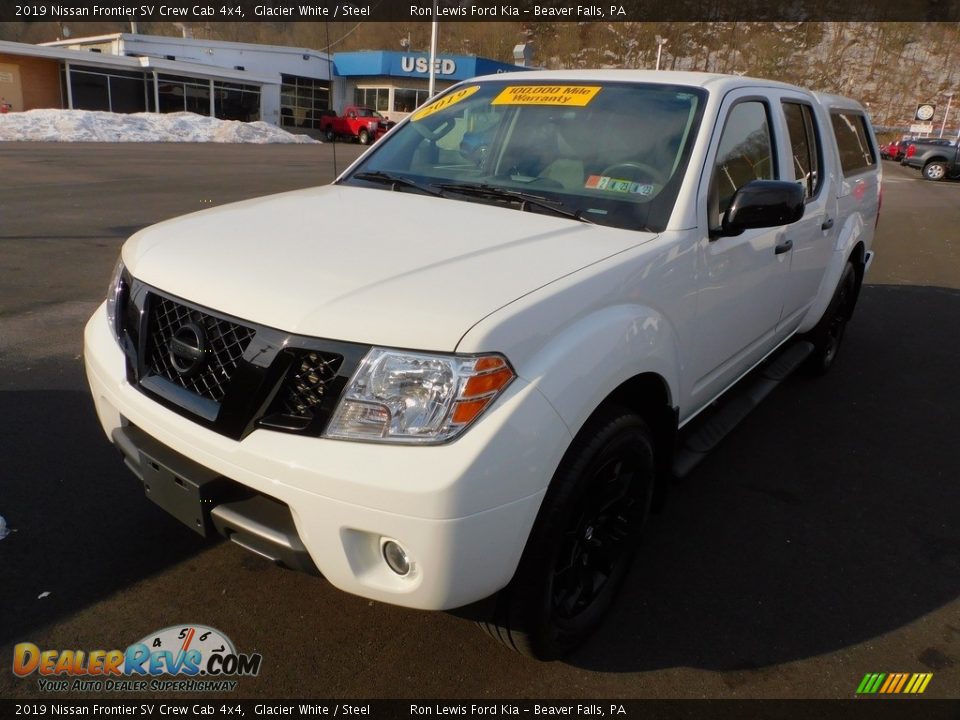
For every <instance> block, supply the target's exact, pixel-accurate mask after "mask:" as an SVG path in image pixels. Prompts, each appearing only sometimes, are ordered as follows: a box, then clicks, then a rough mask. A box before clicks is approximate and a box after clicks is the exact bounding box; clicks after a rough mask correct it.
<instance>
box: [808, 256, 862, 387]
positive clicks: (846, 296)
mask: <svg viewBox="0 0 960 720" xmlns="http://www.w3.org/2000/svg"><path fill="white" fill-rule="evenodd" d="M856 303H857V273H856V270H854V269H853V263H850V262H848V263H847V264H846V267H844V268H843V273H842V274H841V275H840V282H839V283H837V288H836V290H834V292H833V298H832V299H831V300H830V304H829V305H828V306H827V309H826V312H824V313H823V317H822V318H821V319H820V322H819V323H817V326H816V327H815V328H814V329H813V330H811V331H810V334H809V336H808V337H809V339H810V340H811V341H812V342H813V346H814V350H813V353H812V354H811V355H810V357H809V358H807V360H806V369H807V370H808V371H809V372H810V373H811V374H814V375H823V374H825V373H826V372H827V371H828V370H829V369H830V368H831V367H833V364H834V362H836V359H837V353H839V352H840V343H841V342H842V341H843V336H844V333H845V332H846V329H847V321H849V320H850V318H851V317H852V315H853V308H854V306H855V305H856Z"/></svg>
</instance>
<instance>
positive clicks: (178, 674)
mask: <svg viewBox="0 0 960 720" xmlns="http://www.w3.org/2000/svg"><path fill="white" fill-rule="evenodd" d="M262 660H263V656H262V655H260V654H259V653H250V654H246V653H238V652H237V651H236V648H234V646H233V642H231V640H230V638H228V637H227V636H226V635H224V634H223V633H222V632H220V631H219V630H216V629H215V628H211V627H206V626H205V625H176V626H171V627H168V628H164V629H163V630H160V631H159V632H155V633H150V634H149V635H147V636H146V637H145V638H143V639H142V640H139V641H138V642H135V643H133V644H132V645H130V646H129V647H127V649H126V650H89V651H84V650H41V649H40V648H39V647H38V646H37V645H35V644H33V643H30V642H23V643H19V644H17V645H16V646H15V647H14V648H13V673H14V675H16V676H17V677H21V678H28V677H30V676H32V675H33V674H34V673H36V675H37V676H38V678H37V685H38V687H39V688H40V690H44V691H47V692H66V691H71V692H78V691H79V692H85V691H89V692H104V691H109V692H144V691H147V690H151V691H161V692H224V691H232V690H235V689H236V687H237V681H236V680H234V679H232V678H234V677H237V676H241V677H243V676H247V677H251V676H256V675H258V674H259V673H260V663H261V662H262ZM164 676H173V677H174V678H175V679H168V678H164Z"/></svg>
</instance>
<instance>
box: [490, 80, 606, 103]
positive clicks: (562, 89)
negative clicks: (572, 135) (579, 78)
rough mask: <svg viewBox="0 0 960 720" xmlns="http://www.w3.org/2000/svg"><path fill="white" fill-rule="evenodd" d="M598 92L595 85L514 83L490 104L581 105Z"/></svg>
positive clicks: (597, 87)
mask: <svg viewBox="0 0 960 720" xmlns="http://www.w3.org/2000/svg"><path fill="white" fill-rule="evenodd" d="M598 92H600V87H599V86H597V85H514V86H511V87H508V88H504V89H503V92H501V93H500V94H499V95H497V97H495V98H494V99H493V102H492V103H491V105H571V106H579V107H583V106H584V105H587V104H589V103H590V101H591V100H593V98H594V97H595V96H596V94H597V93H598Z"/></svg>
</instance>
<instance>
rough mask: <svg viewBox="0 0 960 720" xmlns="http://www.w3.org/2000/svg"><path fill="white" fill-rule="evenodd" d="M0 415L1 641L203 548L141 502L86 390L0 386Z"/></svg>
mask: <svg viewBox="0 0 960 720" xmlns="http://www.w3.org/2000/svg"><path fill="white" fill-rule="evenodd" d="M46 364H47V365H48V366H49V365H50V363H46ZM78 364H79V363H78V361H73V360H69V361H68V360H64V361H62V362H57V363H55V365H56V370H55V372H57V373H58V375H60V376H61V377H62V376H64V375H66V376H68V377H70V376H74V375H78V372H77V367H75V366H77V365H78ZM7 379H8V380H9V375H8V377H7ZM69 384H70V385H75V384H76V385H79V382H76V383H75V382H70V383H69ZM0 417H2V418H3V420H4V423H3V426H4V427H3V433H2V437H3V440H2V442H0V467H2V468H3V470H2V473H0V476H2V480H0V515H2V516H3V517H4V518H5V519H6V522H7V525H8V527H9V528H11V529H12V530H13V531H14V532H12V533H11V534H10V535H8V536H7V537H6V538H4V539H3V540H0V566H2V568H3V578H4V581H3V582H0V608H2V611H0V646H6V645H7V644H12V643H15V642H21V641H24V640H30V639H31V633H33V632H35V631H36V630H37V629H38V628H39V627H41V626H44V625H48V624H50V623H52V622H55V621H57V620H59V619H62V618H64V617H66V616H69V615H72V614H74V613H76V611H77V609H78V608H81V607H86V606H88V605H91V604H94V603H96V602H97V601H98V600H100V599H102V598H104V597H106V596H108V595H110V594H112V593H115V592H117V591H119V590H121V589H123V588H126V587H129V586H130V585H132V584H134V583H136V582H137V581H139V580H141V579H143V578H145V577H148V576H150V575H152V574H154V573H157V572H159V571H160V570H162V569H164V568H165V567H167V566H170V565H173V564H175V563H177V562H180V561H181V560H183V559H185V558H186V557H189V556H190V555H193V554H195V553H197V552H199V551H201V550H203V549H204V548H206V547H207V546H208V545H207V542H206V541H204V540H203V539H202V538H201V537H200V536H199V535H196V534H194V533H192V532H181V530H182V529H183V528H182V527H176V526H177V525H179V523H177V521H176V520H173V518H170V517H168V516H166V514H165V513H164V512H163V511H162V510H160V509H159V508H157V507H156V506H154V505H153V504H152V503H150V502H144V494H143V490H142V486H141V485H140V483H139V482H138V481H137V480H136V478H135V477H134V476H133V475H132V474H131V473H130V472H129V471H128V470H127V469H126V468H125V467H124V466H123V463H122V461H121V459H120V456H119V454H118V453H117V452H116V451H115V450H114V449H113V447H112V446H111V445H110V444H109V443H108V442H107V440H106V438H105V437H104V436H103V431H102V430H101V428H100V424H99V422H98V421H97V418H96V414H95V413H94V410H93V401H92V399H91V398H90V395H89V393H87V392H84V391H82V390H72V389H58V390H8V391H3V392H0ZM171 521H172V522H171ZM171 525H172V526H173V527H171ZM43 593H49V595H46V596H44V597H42V598H41V597H40V596H41V594H43Z"/></svg>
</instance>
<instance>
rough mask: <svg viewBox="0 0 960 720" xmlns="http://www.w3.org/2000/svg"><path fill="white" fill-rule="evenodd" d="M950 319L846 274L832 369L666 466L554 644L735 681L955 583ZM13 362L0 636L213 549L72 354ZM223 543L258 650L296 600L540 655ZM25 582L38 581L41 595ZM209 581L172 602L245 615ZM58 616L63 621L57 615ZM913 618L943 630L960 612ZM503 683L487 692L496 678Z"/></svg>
mask: <svg viewBox="0 0 960 720" xmlns="http://www.w3.org/2000/svg"><path fill="white" fill-rule="evenodd" d="M958 317H960V291H957V290H947V289H941V288H933V287H926V288H924V287H904V286H869V287H867V288H865V289H864V292H863V294H862V296H861V304H860V307H859V308H858V311H857V315H856V317H855V318H854V321H853V322H852V323H851V324H850V327H849V329H848V331H847V332H848V334H847V337H846V339H845V344H844V348H843V350H842V352H841V354H840V357H839V359H838V365H837V366H836V367H835V368H834V370H833V371H832V373H831V374H829V375H828V376H826V377H824V378H821V379H808V378H804V377H796V378H792V379H791V380H789V381H788V382H787V383H785V384H784V385H783V386H781V387H780V388H779V389H778V390H777V391H776V392H774V393H773V394H772V395H771V396H770V397H769V398H768V399H767V400H766V401H765V402H764V403H763V404H762V405H761V406H760V408H758V409H757V410H756V411H755V412H754V413H753V414H752V415H751V416H750V417H749V418H747V420H746V421H745V422H744V423H743V424H742V425H741V426H740V427H738V428H737V429H736V430H735V431H734V432H733V433H732V434H731V435H730V436H729V437H728V438H727V439H726V440H725V441H724V443H723V444H722V445H721V446H720V447H719V448H718V449H717V451H716V452H715V453H714V454H713V455H711V456H710V457H709V458H707V460H706V461H705V462H704V463H703V464H702V465H701V466H700V467H699V468H698V469H697V470H696V471H695V472H694V473H693V474H692V475H691V476H690V477H689V478H688V479H687V480H686V481H684V482H682V483H678V484H676V485H675V487H674V488H673V492H672V495H671V497H670V498H669V500H668V502H667V505H666V508H665V509H664V511H663V512H662V513H661V514H660V515H658V516H656V517H655V518H654V519H653V521H652V523H651V527H650V532H649V533H648V537H647V539H646V542H645V546H644V548H643V550H642V552H641V553H640V555H639V557H638V560H637V562H636V563H635V565H634V568H633V571H632V572H631V574H630V575H629V577H628V579H627V582H626V584H625V586H624V589H623V592H622V594H621V596H620V598H619V599H618V600H617V602H616V603H615V605H614V607H613V609H612V612H611V615H610V617H609V618H608V619H607V621H606V623H605V624H604V625H603V627H602V628H601V629H600V631H599V632H598V633H597V635H596V636H595V637H594V638H593V639H592V640H591V641H590V642H589V643H588V644H587V645H586V646H585V647H584V648H582V649H581V650H580V651H578V652H577V653H575V654H574V655H573V656H571V657H570V658H568V659H567V663H568V664H570V665H573V666H576V667H580V668H585V669H589V670H592V671H598V672H614V673H617V672H635V671H643V670H653V669H658V668H671V667H696V668H706V669H713V670H724V671H733V672H730V673H727V674H726V675H725V678H724V679H725V681H726V682H728V683H737V682H738V678H740V677H741V676H740V675H739V673H737V672H736V671H743V673H744V674H743V678H746V677H748V676H749V677H756V669H757V668H763V669H764V670H762V672H779V670H778V669H777V668H771V667H770V666H773V665H777V664H779V663H784V662H789V661H793V660H797V659H802V658H807V657H811V656H814V655H818V654H822V653H829V652H832V651H836V650H841V649H843V648H845V647H849V646H851V645H855V644H858V643H862V642H865V641H867V640H869V639H871V638H875V637H877V636H880V635H882V634H884V633H888V632H891V631H895V630H898V629H899V628H902V627H903V626H905V625H907V624H909V623H913V622H915V621H917V620H918V619H920V618H923V617H924V616H925V615H926V614H928V613H930V612H931V611H934V610H936V609H938V608H940V607H942V606H944V605H945V604H948V603H955V602H956V601H957V598H958V597H960V524H958V523H957V521H956V519H957V517H960V483H958V478H960V456H958V453H957V452H956V450H955V448H956V441H955V437H956V428H957V426H958V424H960V423H958V420H960V418H958V412H960V411H958V410H957V408H960V383H957V381H956V373H955V367H956V364H957V362H958V360H957V358H960V334H958V333H957V330H956V328H957V324H956V318H958ZM17 372H18V373H21V375H20V377H21V378H22V379H24V378H25V379H26V380H25V381H24V382H20V381H18V380H17V379H16V378H13V379H11V373H5V377H4V378H3V382H4V385H3V386H0V387H6V388H16V389H7V390H2V391H0V418H3V425H2V435H0V437H2V438H3V440H2V442H0V467H2V468H3V469H2V471H0V515H2V516H4V517H5V518H6V520H7V522H8V523H9V525H10V527H12V528H15V529H17V532H16V533H14V534H12V535H10V536H8V537H7V538H5V539H3V540H0V567H2V570H3V578H4V581H3V582H0V648H2V649H3V651H4V652H7V651H8V649H9V646H10V645H12V644H13V643H15V642H21V641H24V640H34V641H37V640H38V636H39V635H47V634H49V633H48V632H47V631H43V630H42V628H48V627H49V626H51V625H52V624H54V623H56V622H62V621H66V620H67V619H68V618H70V617H71V616H74V615H76V613H77V611H78V610H79V609H81V608H86V607H89V606H93V605H96V604H97V603H99V602H101V601H103V600H104V599H106V598H108V597H110V596H111V595H115V594H117V593H120V592H125V591H127V590H128V589H129V588H130V587H131V586H133V585H135V584H137V583H140V582H141V581H143V580H145V579H146V578H148V577H151V576H155V575H159V574H161V573H163V572H165V571H166V570H168V569H169V568H171V567H173V566H175V565H177V564H178V563H180V562H181V561H183V560H186V559H188V558H191V557H194V556H196V555H198V554H200V553H203V552H204V551H206V550H207V549H208V548H210V544H209V543H208V541H205V540H203V539H202V538H200V537H199V536H197V535H195V534H194V533H192V532H189V531H187V530H186V529H185V528H184V527H182V526H181V525H180V524H179V523H178V522H177V521H176V520H174V519H173V518H171V517H170V516H168V515H167V514H166V513H164V512H163V511H162V510H160V509H159V508H157V507H155V506H154V505H153V504H152V503H150V502H148V501H146V500H145V498H144V496H143V491H142V489H141V486H140V484H139V483H138V482H137V481H136V479H135V478H134V477H133V476H132V475H131V474H130V473H129V471H127V470H126V468H124V467H123V464H122V462H121V460H120V458H119V455H118V454H117V453H116V452H115V451H114V450H113V449H112V448H111V446H110V445H109V444H108V443H107V441H106V439H105V438H104V437H103V434H102V431H101V429H100V426H99V423H98V422H97V419H96V417H95V414H94V412H93V406H92V401H91V399H90V396H89V394H88V393H87V392H86V391H85V389H84V387H83V381H82V378H81V375H80V365H79V361H77V360H63V361H62V362H61V361H60V360H56V361H49V362H47V363H46V369H44V363H39V364H36V366H35V367H34V368H32V369H30V370H29V371H17ZM48 374H49V379H48V377H47V375H48ZM25 388H36V389H25ZM53 388H65V389H53ZM236 552H237V553H240V552H241V551H239V550H236ZM230 557H231V558H232V557H233V555H230ZM237 558H239V555H238V556H237ZM254 560H255V558H253V557H252V556H251V557H250V561H251V562H253V561H254ZM238 563H239V564H245V563H246V558H245V559H244V560H242V561H241V560H238V559H233V560H231V564H230V566H229V567H225V568H224V569H223V570H222V572H223V573H224V575H223V577H220V576H217V578H216V582H217V583H220V584H222V585H224V587H225V588H229V589H230V592H231V593H233V592H243V591H244V588H247V589H249V590H250V591H251V594H252V595H253V596H254V597H256V596H257V594H258V593H265V595H264V598H262V599H261V600H260V601H259V602H258V603H255V607H260V605H261V604H262V605H263V606H264V608H269V611H270V612H271V613H274V612H277V607H276V606H275V605H273V604H272V603H274V602H277V603H281V604H282V611H280V612H278V613H277V615H276V617H277V618H281V617H284V618H290V620H289V621H281V622H280V623H279V627H278V624H277V623H276V622H274V623H265V624H264V626H263V628H260V623H253V624H252V625H251V626H250V628H249V633H250V634H251V644H252V645H256V646H258V647H259V646H264V648H265V652H266V651H268V650H275V652H276V656H279V655H280V654H281V653H282V652H290V653H293V655H297V654H298V653H301V652H304V653H305V652H308V651H309V648H310V647H313V644H314V642H315V641H314V638H315V634H311V633H310V632H306V633H305V632H303V625H302V622H303V621H302V618H303V617H304V616H309V617H314V616H315V617H316V618H317V621H316V624H317V628H319V629H317V634H321V630H322V634H323V635H324V636H329V635H334V636H336V633H337V632H338V631H337V628H338V627H341V626H342V627H343V628H344V630H343V632H344V633H346V634H347V635H349V632H354V630H349V629H350V628H352V627H353V626H351V625H350V624H349V623H334V624H333V625H334V627H332V628H331V627H330V621H329V618H330V617H342V616H344V614H347V615H349V613H351V612H352V613H360V612H366V613H369V615H365V616H364V617H366V618H367V619H366V621H365V623H364V624H368V623H369V625H367V627H366V630H364V632H365V633H367V634H368V635H372V636H376V637H377V638H379V637H380V636H382V635H384V634H389V632H390V631H392V630H396V629H397V628H399V627H404V626H407V625H409V624H410V623H413V626H412V627H415V628H418V630H417V632H413V631H412V630H411V631H410V632H409V633H408V634H407V635H405V636H404V637H405V640H404V642H405V643H410V648H411V649H410V651H409V652H410V656H409V658H408V659H409V661H410V662H412V663H415V664H416V663H420V662H421V661H422V662H423V663H424V664H425V665H431V666H432V663H433V660H432V659H430V658H433V657H434V656H433V653H434V652H436V650H437V648H436V647H433V643H434V642H445V641H446V640H444V639H443V638H446V637H447V636H448V635H451V634H452V636H453V637H456V638H461V639H462V642H463V643H465V644H468V645H469V646H470V647H471V648H472V651H471V652H475V653H476V654H477V657H478V658H479V659H478V662H480V663H481V664H483V665H487V664H489V663H490V662H491V661H493V662H495V663H497V664H501V665H502V664H503V663H506V667H508V668H511V669H512V670H511V672H514V671H515V672H516V673H517V674H518V677H521V678H529V677H530V676H529V673H531V672H538V673H539V672H540V670H537V668H538V667H539V666H536V665H534V664H531V663H528V662H526V661H524V660H522V659H521V658H519V657H516V656H513V655H512V654H510V653H505V651H504V650H503V649H502V648H499V647H497V646H496V644H494V643H492V642H490V641H489V640H488V639H487V638H485V637H483V636H482V634H481V633H478V632H475V631H474V630H473V629H472V628H463V634H462V636H461V634H460V632H461V628H459V627H458V625H459V624H460V623H461V622H462V621H460V620H457V619H456V618H453V617H452V616H446V617H445V618H441V617H440V616H432V615H429V614H419V613H411V612H409V611H404V610H399V609H396V608H389V607H387V606H380V605H379V604H377V605H376V607H371V608H369V609H368V605H373V604H372V603H367V601H363V600H360V599H357V598H350V597H349V596H346V595H344V594H342V593H340V592H338V591H335V590H333V589H332V588H330V589H327V588H326V586H325V585H323V584H320V585H317V584H316V582H317V581H315V580H314V579H312V578H307V577H306V576H299V575H294V574H288V573H287V572H286V571H282V570H279V569H276V568H273V567H271V566H269V565H268V564H266V563H262V564H263V565H264V567H262V568H261V567H260V566H259V565H257V566H256V570H257V572H263V573H269V578H270V579H269V580H264V577H260V578H259V579H257V580H256V582H257V583H259V584H258V585H255V586H254V587H250V585H251V583H253V582H254V581H253V580H251V577H250V576H245V577H241V578H240V579H237V578H236V577H231V576H230V575H229V574H228V573H229V571H230V567H234V566H235V565H237V564H238ZM208 564H209V565H210V566H211V567H215V566H216V564H217V563H213V562H211V563H208ZM200 574H201V573H195V575H197V576H199V575H200ZM181 575H182V574H181ZM181 581H182V576H181V577H179V579H177V578H174V577H173V576H171V578H170V579H165V580H164V582H163V583H161V584H160V587H163V588H166V589H165V590H164V592H163V595H162V596H156V595H153V594H151V595H150V602H152V603H154V604H157V607H156V608H154V611H153V615H152V616H151V617H150V618H149V619H143V620H140V619H137V618H139V615H138V613H143V612H144V606H143V605H141V604H139V603H137V602H134V599H135V598H138V599H139V600H140V601H141V602H142V601H143V598H144V596H145V594H146V593H145V592H139V593H138V594H136V595H133V594H131V595H130V600H129V601H127V600H124V601H123V602H124V607H127V606H128V605H131V606H130V607H129V610H124V612H126V613H129V614H130V615H131V617H133V618H134V619H131V618H130V617H127V616H126V615H124V616H123V617H116V618H113V620H115V621H116V622H118V623H121V622H123V623H126V624H127V625H135V626H137V627H139V625H140V624H143V623H146V624H148V625H149V626H150V627H147V628H146V629H152V628H153V627H154V624H156V623H157V622H159V621H160V620H163V619H167V618H168V616H169V617H173V616H177V615H178V613H179V614H180V615H182V614H183V613H184V612H185V611H186V610H185V607H183V606H177V607H176V608H173V609H171V608H170V607H168V605H169V603H173V602H174V599H175V597H176V594H177V593H179V592H181V588H180V587H179V583H180V582H181ZM238 584H241V585H240V586H238ZM217 587H218V593H219V585H217ZM258 588H260V590H258ZM268 588H272V589H274V590H272V591H270V592H267V589H268ZM328 590H329V591H328ZM44 592H49V593H50V595H49V596H47V597H44V598H43V599H39V598H38V596H39V595H40V594H42V593H44ZM196 592H198V593H199V592H200V591H196ZM223 592H226V590H224V591H223ZM284 593H288V594H286V595H285V594H284ZM289 593H293V594H289ZM168 595H169V597H167V596H168ZM191 597H192V596H191ZM209 597H210V596H206V595H203V594H202V593H200V594H198V595H196V598H195V602H194V604H191V605H189V606H186V607H187V608H189V609H190V612H193V613H194V614H197V612H196V611H197V610H198V609H201V610H205V611H204V613H199V614H200V615H204V616H207V615H210V616H212V617H215V618H217V620H218V622H221V621H222V622H224V623H226V626H227V627H231V628H232V627H240V626H243V627H246V623H248V622H249V618H248V617H247V616H245V615H243V612H242V611H241V610H242V608H241V609H237V607H236V606H237V603H235V602H233V601H232V600H230V598H229V597H228V596H226V595H224V596H220V595H219V594H217V595H216V596H214V597H216V598H219V599H217V600H216V601H215V602H214V601H213V600H209ZM208 603H209V604H210V605H209V607H208ZM240 605H242V603H241V604H240ZM225 608H228V609H229V608H232V610H228V609H225ZM147 609H149V608H147ZM214 609H215V610H216V612H214ZM174 610H177V612H174ZM264 611H266V610H264ZM231 612H232V613H235V614H236V613H239V615H238V616H237V617H234V616H233V615H230V613H231ZM187 614H189V613H187ZM254 614H255V615H256V613H254ZM101 615H102V614H101ZM153 616H156V617H153ZM296 618H301V620H299V621H298V620H296ZM151 623H152V624H151ZM376 623H382V625H383V627H376ZM392 624H394V625H395V626H396V627H391V625H392ZM958 625H960V623H958ZM157 627H159V625H157ZM146 629H144V632H146ZM267 629H269V632H267ZM348 630H349V632H348ZM75 632H77V629H76V627H75V626H74V625H69V626H68V627H65V628H64V629H62V630H61V631H60V632H59V633H58V634H57V635H58V637H62V636H64V634H68V635H70V636H71V637H72V636H73V634H74V633H75ZM83 632H86V633H89V634H90V637H73V640H72V642H73V643H75V646H76V647H87V646H89V647H94V646H97V647H99V646H100V644H102V642H105V641H104V640H103V638H104V637H105V636H110V635H111V633H114V632H115V629H111V628H110V627H108V628H104V627H103V626H101V625H99V624H98V625H96V626H94V627H85V629H84V630H83ZM420 632H422V633H423V634H422V635H421V636H420V637H419V638H418V634H419V633H420ZM923 635H924V637H928V638H929V637H941V638H943V637H947V636H951V637H953V638H954V639H956V638H958V637H960V628H956V627H954V628H951V627H950V626H949V625H947V626H945V627H944V628H943V629H942V632H941V630H940V629H936V630H935V631H925V632H924V633H923ZM268 636H280V637H283V638H286V640H285V642H287V643H288V645H287V646H286V647H285V649H283V650H281V649H276V648H274V647H273V646H272V645H270V644H269V641H268ZM124 637H126V636H124ZM131 637H133V635H131ZM431 638H432V640H431ZM128 639H129V638H128ZM331 642H333V641H331ZM344 642H347V640H346V639H345V640H344ZM944 642H946V641H944ZM334 645H335V643H334ZM332 646H333V645H331V647H332ZM953 647H956V645H955V643H954V645H953ZM951 653H953V655H956V651H955V650H951V649H950V647H948V646H947V645H945V644H940V645H937V646H936V647H933V646H930V647H928V646H926V645H925V646H924V647H911V648H904V655H903V658H904V667H908V666H913V664H914V660H916V661H917V662H918V663H921V664H924V663H927V664H930V663H933V664H937V663H940V664H944V663H946V664H949V663H957V662H960V658H956V657H952V656H951ZM297 656H298V655H297ZM7 657H9V655H7ZM418 658H419V660H418ZM423 658H427V659H425V660H424V659H423ZM748 671H753V672H748ZM292 677H297V678H299V677H300V674H299V673H296V672H295V673H293V675H292ZM297 682H300V680H297ZM491 682H492V680H491ZM513 682H514V681H511V682H510V683H509V684H508V685H505V686H502V687H500V686H498V688H499V691H501V692H503V693H504V694H505V695H512V694H514V693H515V692H516V687H515V686H514V684H513ZM524 682H526V680H525V681H524ZM744 682H746V680H744ZM297 687H300V686H299V685H298V686H297ZM274 690H275V688H274ZM270 692H273V690H271V691H270ZM272 696H276V693H275V692H274V693H273V695H272Z"/></svg>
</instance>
